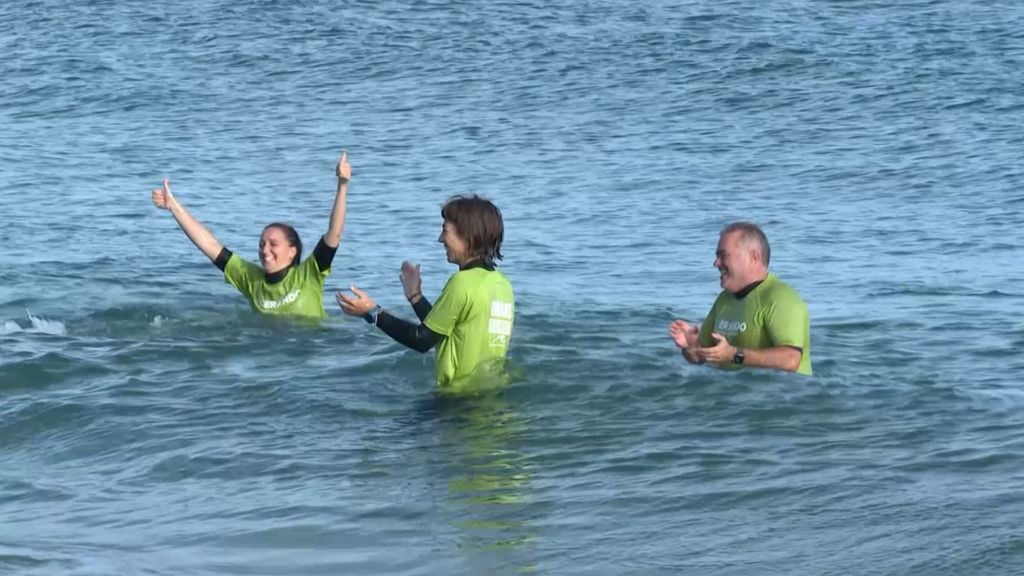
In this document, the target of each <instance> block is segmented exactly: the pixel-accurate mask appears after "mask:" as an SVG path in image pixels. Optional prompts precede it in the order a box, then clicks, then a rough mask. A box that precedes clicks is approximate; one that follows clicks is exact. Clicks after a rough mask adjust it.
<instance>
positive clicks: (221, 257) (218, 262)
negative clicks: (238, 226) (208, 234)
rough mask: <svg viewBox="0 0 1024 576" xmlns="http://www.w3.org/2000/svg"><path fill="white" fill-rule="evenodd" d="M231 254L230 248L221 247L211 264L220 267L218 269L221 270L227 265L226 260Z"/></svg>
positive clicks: (229, 258)
mask: <svg viewBox="0 0 1024 576" xmlns="http://www.w3.org/2000/svg"><path fill="white" fill-rule="evenodd" d="M231 254H232V252H231V250H228V249H227V248H221V249H220V254H217V257H216V258H215V259H214V260H213V265H214V266H216V267H217V268H220V271H221V272H223V271H224V269H225V268H227V267H228V260H231Z"/></svg>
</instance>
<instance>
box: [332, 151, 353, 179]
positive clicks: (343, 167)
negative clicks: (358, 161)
mask: <svg viewBox="0 0 1024 576" xmlns="http://www.w3.org/2000/svg"><path fill="white" fill-rule="evenodd" d="M335 172H336V173H337V175H338V184H348V181H349V180H351V179H352V166H350V165H349V163H348V151H347V150H342V151H341V159H340V160H338V166H337V167H336V168H335Z"/></svg>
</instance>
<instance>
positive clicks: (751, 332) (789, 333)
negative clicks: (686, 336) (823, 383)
mask: <svg viewBox="0 0 1024 576" xmlns="http://www.w3.org/2000/svg"><path fill="white" fill-rule="evenodd" d="M712 332H718V333H719V334H723V335H724V336H725V337H726V339H727V340H728V341H729V344H732V345H733V346H736V347H737V348H748V349H751V350H757V349H761V348H773V347H776V346H793V347H795V348H800V349H801V350H802V351H803V354H801V356H800V367H799V368H798V369H797V372H798V373H800V374H805V375H808V376H809V375H810V374H811V319H810V315H809V314H808V312H807V304H805V303H804V301H803V299H802V298H800V295H799V294H797V292H796V290H794V289H793V288H791V287H790V286H789V285H788V284H786V283H785V282H783V281H782V280H779V279H778V278H776V276H775V275H774V274H771V273H769V274H768V276H767V277H766V278H765V279H764V282H761V284H759V285H758V286H757V287H756V288H754V289H753V290H752V291H751V292H750V293H749V294H747V295H746V296H745V297H743V298H736V296H735V295H734V294H732V293H730V292H725V291H723V292H722V293H721V294H719V295H718V298H717V299H715V303H714V305H713V306H711V311H710V312H708V317H707V319H706V320H704V324H703V325H702V326H701V329H700V345H701V346H714V345H715V339H714V338H712V337H711V333H712ZM719 367H721V368H727V369H739V368H741V367H742V366H737V365H735V364H731V363H726V364H722V365H720V366H719Z"/></svg>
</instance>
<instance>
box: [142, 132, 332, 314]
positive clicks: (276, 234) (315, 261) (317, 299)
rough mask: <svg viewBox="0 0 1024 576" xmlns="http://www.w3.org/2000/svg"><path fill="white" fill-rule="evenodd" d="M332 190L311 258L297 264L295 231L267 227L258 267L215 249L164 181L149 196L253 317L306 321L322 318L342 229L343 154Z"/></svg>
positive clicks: (298, 245) (216, 245)
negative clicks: (324, 226) (234, 290)
mask: <svg viewBox="0 0 1024 576" xmlns="http://www.w3.org/2000/svg"><path fill="white" fill-rule="evenodd" d="M335 172H336V173H337V176H338V189H337V193H336V194H335V196H334V206H333V207H332V208H331V218H330V222H329V224H328V227H327V233H326V234H324V235H323V236H322V237H321V238H320V241H319V242H317V245H316V248H314V249H313V255H312V256H311V257H310V258H307V259H306V260H305V261H303V260H302V240H301V239H300V238H299V234H298V233H297V232H296V231H295V228H292V227H291V226H289V225H287V224H283V223H281V222H274V223H272V224H269V225H267V227H266V228H264V229H263V233H262V234H260V265H261V266H257V265H255V264H252V263H251V262H247V261H245V260H243V259H242V258H241V257H240V256H238V255H237V254H235V253H233V252H232V251H231V250H228V249H227V248H224V247H223V246H221V244H220V242H218V241H217V239H216V238H214V236H213V234H212V233H211V232H210V231H209V230H208V229H207V228H206V227H205V226H203V225H202V224H200V223H199V221H197V220H196V219H195V218H193V217H192V215H191V214H189V212H188V210H186V209H185V207H184V206H182V205H181V203H180V202H178V200H177V199H176V198H175V197H174V196H173V195H172V194H171V185H170V182H169V181H168V180H166V179H165V180H164V184H163V187H162V188H157V189H155V190H153V204H154V205H155V206H156V207H157V208H162V209H164V210H167V211H169V212H170V213H171V215H173V216H174V220H175V221H176V222H177V223H178V226H180V227H181V229H182V231H184V232H185V235H186V236H188V238H189V240H191V241H192V243H193V244H195V245H196V247H197V248H199V250H200V251H201V252H202V253H203V254H205V255H206V257H207V258H209V259H210V260H211V261H213V263H214V265H216V266H217V267H218V268H220V269H221V271H223V272H224V280H225V281H226V282H228V283H229V284H231V285H232V286H234V287H235V288H237V289H238V291H239V292H241V293H242V294H243V295H244V296H245V297H246V298H247V299H248V300H249V305H250V306H252V309H253V310H255V311H256V312H260V313H263V314H283V315H289V316H303V317H310V318H324V317H326V316H327V314H326V313H325V312H324V280H325V279H326V278H327V275H328V274H330V273H331V262H333V261H334V253H335V251H337V249H338V242H339V241H340V239H341V231H342V230H343V229H344V228H345V201H346V196H347V194H348V181H349V179H350V178H351V177H352V167H351V166H349V164H348V154H347V153H346V152H342V153H341V159H340V160H339V161H338V165H337V167H336V168H335Z"/></svg>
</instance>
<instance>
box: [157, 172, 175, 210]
mask: <svg viewBox="0 0 1024 576" xmlns="http://www.w3.org/2000/svg"><path fill="white" fill-rule="evenodd" d="M173 204H174V195H173V194H171V181H170V180H168V179H167V178H164V186H163V188H154V189H153V206H156V207H157V208H160V209H162V210H170V209H171V206H172V205H173Z"/></svg>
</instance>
